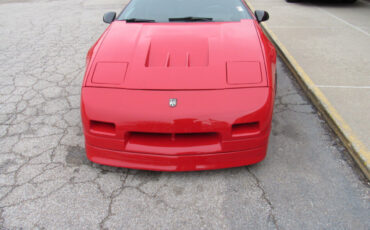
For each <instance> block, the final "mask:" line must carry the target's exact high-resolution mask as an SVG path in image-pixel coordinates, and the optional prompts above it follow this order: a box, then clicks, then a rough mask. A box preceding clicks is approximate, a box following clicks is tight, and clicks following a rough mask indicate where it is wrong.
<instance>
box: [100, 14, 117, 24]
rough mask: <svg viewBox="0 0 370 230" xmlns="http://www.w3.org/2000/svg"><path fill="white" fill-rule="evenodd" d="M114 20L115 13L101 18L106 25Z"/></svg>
mask: <svg viewBox="0 0 370 230" xmlns="http://www.w3.org/2000/svg"><path fill="white" fill-rule="evenodd" d="M114 19H116V12H108V13H105V14H104V16H103V21H104V22H105V23H108V24H110V23H112V22H113V21H114Z"/></svg>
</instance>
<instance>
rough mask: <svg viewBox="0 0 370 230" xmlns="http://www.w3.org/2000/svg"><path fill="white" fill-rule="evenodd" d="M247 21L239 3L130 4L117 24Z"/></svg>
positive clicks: (168, 0)
mask: <svg viewBox="0 0 370 230" xmlns="http://www.w3.org/2000/svg"><path fill="white" fill-rule="evenodd" d="M251 18H252V17H251V15H250V14H249V12H248V11H247V9H246V7H245V5H244V4H243V3H242V2H241V0H132V1H131V2H130V3H129V5H128V6H127V7H126V8H125V9H124V11H123V12H122V13H121V15H120V16H119V17H118V20H127V19H131V20H128V22H129V21H130V22H169V21H179V22H184V21H192V22H193V21H216V22H232V21H240V20H241V19H251ZM170 19H171V20H170ZM148 20H150V21H148ZM153 20H154V21H153Z"/></svg>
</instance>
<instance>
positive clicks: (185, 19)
mask: <svg viewBox="0 0 370 230" xmlns="http://www.w3.org/2000/svg"><path fill="white" fill-rule="evenodd" d="M212 20H213V18H205V17H192V16H189V17H182V18H169V19H168V21H170V22H179V21H181V22H196V21H200V22H208V21H212Z"/></svg>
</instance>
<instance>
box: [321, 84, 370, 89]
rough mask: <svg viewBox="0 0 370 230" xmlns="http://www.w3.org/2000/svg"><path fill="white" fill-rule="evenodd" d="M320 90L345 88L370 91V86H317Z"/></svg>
mask: <svg viewBox="0 0 370 230" xmlns="http://www.w3.org/2000/svg"><path fill="white" fill-rule="evenodd" d="M316 86H317V87H319V88H343V89H370V86H352V85H316Z"/></svg>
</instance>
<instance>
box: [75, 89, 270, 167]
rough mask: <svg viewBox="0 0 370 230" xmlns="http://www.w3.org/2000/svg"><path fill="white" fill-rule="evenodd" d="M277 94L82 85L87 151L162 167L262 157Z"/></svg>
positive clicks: (100, 159)
mask: <svg viewBox="0 0 370 230" xmlns="http://www.w3.org/2000/svg"><path fill="white" fill-rule="evenodd" d="M273 97H274V96H273V93H272V92H271V89H269V88H250V89H249V88H248V89H232V90H203V91H141V90H123V89H109V88H89V87H87V88H83V89H82V98H81V115H82V121H83V126H84V135H85V142H86V154H87V156H88V158H89V159H90V160H91V161H94V162H96V163H100V164H105V165H112V166H119V167H127V168H136V169H148V170H163V171H188V170H206V169H218V168H227V167H237V166H242V165H248V164H253V163H257V162H259V161H261V160H263V159H264V157H265V155H266V149H267V145H268V138H269V134H270V128H271V117H272V105H273ZM169 98H176V99H177V100H178V105H177V106H176V107H174V108H171V107H170V106H169V105H168V101H169Z"/></svg>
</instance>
